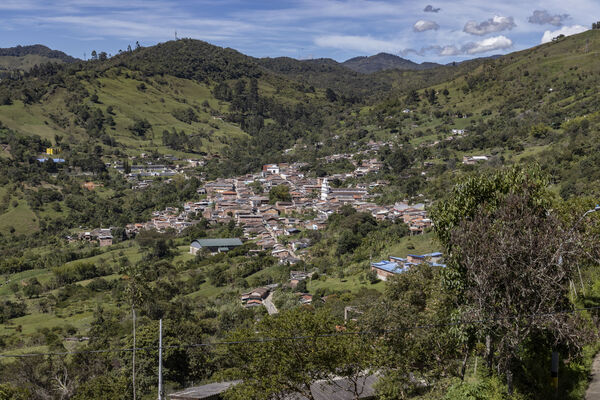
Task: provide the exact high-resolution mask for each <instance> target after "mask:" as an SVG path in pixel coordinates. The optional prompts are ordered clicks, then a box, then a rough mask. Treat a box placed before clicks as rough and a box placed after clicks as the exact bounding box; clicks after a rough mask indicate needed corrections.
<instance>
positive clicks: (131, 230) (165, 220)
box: [125, 207, 198, 236]
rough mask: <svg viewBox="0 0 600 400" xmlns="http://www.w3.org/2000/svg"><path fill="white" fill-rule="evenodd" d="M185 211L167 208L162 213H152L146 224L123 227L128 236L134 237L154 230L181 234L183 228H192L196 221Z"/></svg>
mask: <svg viewBox="0 0 600 400" xmlns="http://www.w3.org/2000/svg"><path fill="white" fill-rule="evenodd" d="M191 217H192V216H191V215H190V214H189V212H187V211H185V210H184V211H179V209H178V208H176V207H167V208H165V209H164V210H162V211H154V212H153V213H152V219H151V220H150V221H147V222H140V223H131V224H127V225H126V226H125V231H126V233H127V235H129V236H135V235H136V234H137V233H139V232H140V231H142V230H147V231H149V230H155V231H157V232H161V233H164V232H166V231H167V230H174V231H175V232H177V233H181V232H182V231H183V230H184V229H185V228H188V227H190V226H192V225H193V224H194V223H197V222H198V221H194V219H193V218H191Z"/></svg>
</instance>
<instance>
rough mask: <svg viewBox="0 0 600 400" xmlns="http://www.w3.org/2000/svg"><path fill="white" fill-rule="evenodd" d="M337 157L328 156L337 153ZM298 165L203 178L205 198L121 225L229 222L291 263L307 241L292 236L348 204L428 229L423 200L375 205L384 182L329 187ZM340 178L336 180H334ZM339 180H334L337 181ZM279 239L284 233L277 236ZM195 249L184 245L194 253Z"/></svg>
mask: <svg viewBox="0 0 600 400" xmlns="http://www.w3.org/2000/svg"><path fill="white" fill-rule="evenodd" d="M342 156H346V155H337V156H332V157H342ZM303 165H304V164H302V163H295V164H283V163H281V164H267V165H264V166H263V168H262V170H261V171H260V173H256V174H248V175H244V176H239V177H235V178H229V179H218V180H216V181H211V182H206V183H205V184H204V186H202V187H201V188H199V189H198V193H199V194H200V195H203V196H205V199H203V200H201V201H195V202H187V203H185V204H183V207H182V209H178V208H175V207H167V208H166V209H164V210H162V211H155V212H154V213H153V214H152V219H151V220H150V221H147V222H143V223H132V224H128V225H127V226H126V232H127V234H128V235H135V234H137V233H138V232H140V231H141V230H156V231H158V232H166V231H167V230H173V231H175V232H178V233H180V232H182V231H183V230H184V229H186V228H188V227H190V226H192V225H193V224H195V223H198V222H199V221H200V219H201V218H204V219H206V220H207V221H208V222H209V223H212V224H217V223H223V224H226V223H230V222H234V223H235V224H236V225H238V226H241V227H243V236H244V237H243V238H241V239H244V240H254V241H255V243H256V244H257V245H258V246H259V248H260V249H261V250H263V251H269V252H270V253H271V254H272V255H273V256H274V257H277V258H278V259H279V260H280V262H281V263H290V264H292V265H293V264H296V263H298V262H299V261H300V260H301V259H302V253H303V252H304V251H305V250H304V249H305V248H306V247H308V246H309V244H310V243H309V241H308V240H307V239H299V238H296V236H295V235H296V234H297V233H299V232H300V231H301V230H319V229H323V228H324V227H325V226H326V222H327V218H328V217H329V215H331V214H333V213H335V212H336V211H338V210H339V209H340V208H341V207H342V206H343V205H345V204H350V205H352V206H353V207H354V208H355V209H356V210H357V211H359V212H365V213H369V214H371V215H373V217H374V218H375V219H377V220H380V221H381V220H396V219H401V220H403V221H404V222H405V223H406V224H407V225H408V226H409V229H410V232H411V234H421V233H423V232H424V231H425V230H426V229H427V228H429V227H431V220H430V219H429V218H428V217H427V212H426V211H425V205H424V204H415V205H409V204H406V203H396V204H394V205H391V206H381V205H377V204H375V203H374V202H373V196H372V195H370V194H369V189H371V188H373V187H374V186H376V185H378V184H385V182H375V183H371V184H358V185H354V186H351V187H333V185H332V184H331V182H332V181H333V180H334V179H335V178H336V177H335V176H334V177H325V178H310V177H307V176H305V175H304V174H303V173H302V172H301V167H302V166H303ZM365 165H366V167H364V168H375V169H377V168H379V167H380V165H379V164H378V161H376V160H366V161H365V162H363V163H362V164H361V168H363V167H362V166H365ZM340 181H341V180H340ZM338 183H339V182H338ZM281 185H284V186H287V187H288V191H289V199H286V201H276V202H274V203H273V202H270V201H269V200H270V199H269V192H270V191H271V189H273V188H274V187H277V186H281ZM281 237H289V238H288V239H287V240H285V241H282V240H280V238H281ZM282 242H285V243H282ZM196 251H197V249H193V248H191V249H190V252H191V253H194V254H195V252H196Z"/></svg>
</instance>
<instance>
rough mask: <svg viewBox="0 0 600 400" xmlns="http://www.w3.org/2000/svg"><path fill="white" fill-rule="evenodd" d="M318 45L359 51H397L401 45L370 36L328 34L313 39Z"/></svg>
mask: <svg viewBox="0 0 600 400" xmlns="http://www.w3.org/2000/svg"><path fill="white" fill-rule="evenodd" d="M315 44H316V45H317V46H319V47H328V48H334V49H341V50H352V51H360V52H363V53H378V52H382V51H385V52H388V53H398V52H399V51H400V50H401V48H402V47H403V46H402V45H400V44H399V43H396V42H394V41H387V40H381V39H375V38H372V37H370V36H351V35H329V36H320V37H318V38H316V39H315Z"/></svg>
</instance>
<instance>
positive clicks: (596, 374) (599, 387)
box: [585, 353, 600, 400]
mask: <svg viewBox="0 0 600 400" xmlns="http://www.w3.org/2000/svg"><path fill="white" fill-rule="evenodd" d="M585 400H600V353H598V354H596V357H594V362H593V363H592V380H591V381H590V385H589V386H588V388H587V390H586V392H585Z"/></svg>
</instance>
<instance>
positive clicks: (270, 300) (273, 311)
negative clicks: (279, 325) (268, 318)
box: [263, 292, 279, 315]
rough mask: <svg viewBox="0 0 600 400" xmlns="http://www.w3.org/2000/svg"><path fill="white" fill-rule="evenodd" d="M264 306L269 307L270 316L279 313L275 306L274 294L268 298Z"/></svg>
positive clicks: (270, 294)
mask: <svg viewBox="0 0 600 400" xmlns="http://www.w3.org/2000/svg"><path fill="white" fill-rule="evenodd" d="M263 304H264V305H265V307H267V312H268V313H269V315H272V314H277V313H278V312H279V311H278V310H277V307H275V304H273V292H271V293H269V295H268V296H267V298H266V299H265V300H264V301H263Z"/></svg>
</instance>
